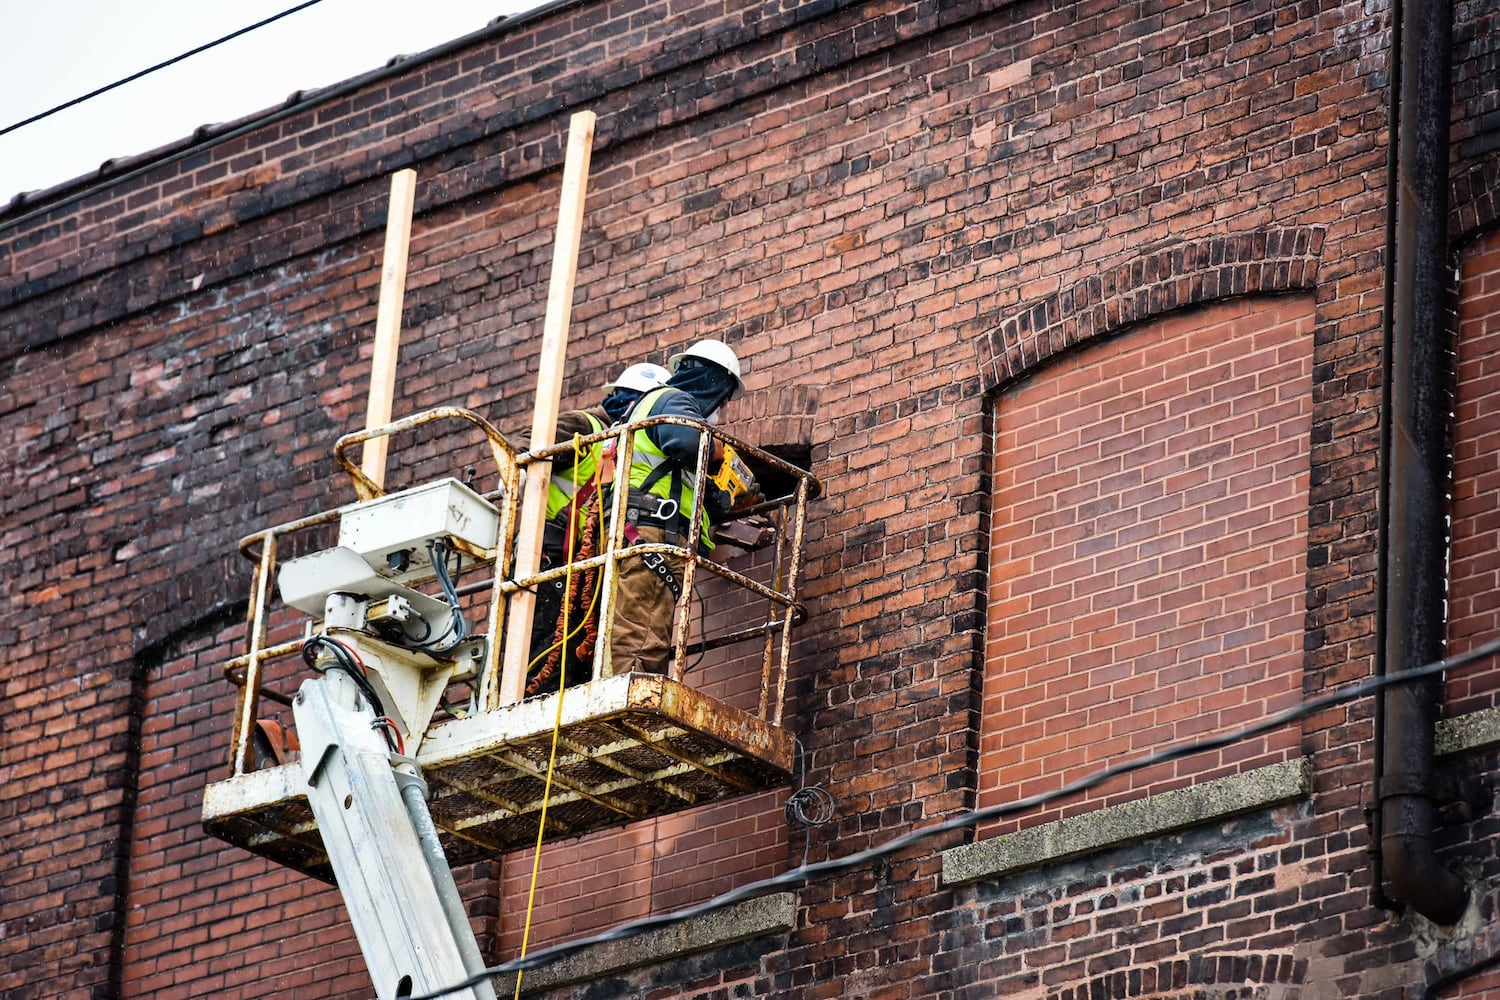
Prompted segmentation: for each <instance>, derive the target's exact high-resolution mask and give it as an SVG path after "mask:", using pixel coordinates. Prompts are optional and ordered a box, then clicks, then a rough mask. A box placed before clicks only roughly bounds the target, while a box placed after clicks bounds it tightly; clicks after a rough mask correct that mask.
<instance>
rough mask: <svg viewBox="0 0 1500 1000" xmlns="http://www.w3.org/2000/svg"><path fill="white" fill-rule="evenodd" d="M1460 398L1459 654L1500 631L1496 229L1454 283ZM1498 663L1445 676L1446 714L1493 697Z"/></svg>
mask: <svg viewBox="0 0 1500 1000" xmlns="http://www.w3.org/2000/svg"><path fill="white" fill-rule="evenodd" d="M1458 301H1459V325H1458V401H1457V407H1456V416H1457V419H1456V421H1455V426H1454V434H1453V542H1452V546H1453V547H1452V560H1451V561H1450V564H1449V574H1450V577H1451V579H1450V581H1449V605H1448V609H1449V623H1448V638H1449V640H1450V642H1451V652H1453V653H1463V652H1467V651H1468V650H1470V649H1472V648H1474V647H1475V646H1478V645H1481V644H1482V643H1485V642H1488V641H1489V640H1491V639H1493V638H1495V637H1496V636H1500V421H1497V420H1496V418H1495V414H1496V413H1497V412H1500V233H1493V234H1491V235H1490V236H1489V238H1488V239H1487V240H1486V241H1485V243H1484V245H1483V246H1482V247H1481V248H1480V252H1479V253H1477V254H1475V255H1474V256H1472V257H1470V258H1469V259H1468V260H1467V261H1465V262H1464V266H1463V272H1462V280H1461V282H1460V285H1459V300H1458ZM1496 690H1500V665H1497V664H1496V663H1494V662H1493V661H1491V662H1490V663H1487V664H1482V665H1476V666H1472V667H1465V668H1464V669H1462V670H1458V671H1454V672H1452V673H1450V674H1449V676H1448V704H1447V706H1446V708H1445V709H1444V713H1445V714H1447V715H1457V714H1461V713H1463V712H1473V711H1478V710H1479V709H1482V708H1490V707H1492V706H1493V705H1495V704H1496V695H1495V692H1496Z"/></svg>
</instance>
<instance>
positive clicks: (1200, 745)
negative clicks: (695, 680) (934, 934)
mask: <svg viewBox="0 0 1500 1000" xmlns="http://www.w3.org/2000/svg"><path fill="white" fill-rule="evenodd" d="M1497 653H1500V639H1491V640H1490V641H1489V642H1487V643H1485V644H1484V645H1482V646H1479V647H1477V648H1475V649H1472V650H1470V651H1469V652H1467V653H1462V654H1460V655H1458V656H1452V657H1449V658H1448V659H1446V660H1437V661H1435V662H1433V663H1429V664H1426V665H1425V666H1421V667H1413V668H1412V669H1410V670H1403V671H1400V672H1397V673H1392V674H1385V675H1383V676H1380V677H1372V678H1370V679H1369V680H1366V681H1361V682H1360V683H1358V684H1351V685H1349V686H1348V687H1346V688H1343V689H1341V690H1337V691H1333V692H1331V693H1329V694H1325V695H1319V696H1318V697H1316V698H1310V699H1308V700H1305V701H1301V702H1299V703H1297V704H1296V705H1294V706H1292V707H1291V708H1288V709H1286V710H1284V711H1281V712H1277V713H1276V714H1275V715H1269V716H1267V717H1266V718H1264V719H1262V720H1260V721H1259V722H1256V723H1252V724H1250V725H1248V726H1245V727H1244V728H1242V729H1236V730H1231V731H1230V732H1227V733H1220V734H1218V735H1216V736H1208V737H1205V738H1203V739H1201V740H1194V741H1190V742H1187V743H1178V744H1174V745H1172V746H1169V747H1164V748H1163V749H1161V750H1158V751H1155V752H1154V753H1149V754H1146V755H1144V756H1142V757H1136V758H1134V759H1132V760H1127V761H1124V762H1123V763H1120V764H1112V765H1110V766H1108V767H1105V768H1103V769H1101V770H1098V771H1095V772H1094V773H1092V774H1089V775H1085V776H1084V777H1082V778H1079V779H1078V780H1077V781H1073V782H1070V783H1068V784H1066V785H1063V786H1062V787H1061V788H1056V789H1053V790H1052V791H1050V792H1040V793H1038V794H1036V795H1029V796H1027V797H1025V798H1022V799H1017V800H1015V801H1014V802H1005V803H1001V804H1000V805H994V806H988V807H986V808H984V809H976V810H973V811H971V812H966V813H960V814H958V815H956V816H951V817H949V818H948V819H945V820H943V821H942V822H939V823H933V824H931V825H930V826H924V827H920V828H919V829H916V830H912V831H911V832H910V833H904V834H902V835H900V836H899V837H895V838H893V839H891V840H888V841H886V842H885V843H883V844H879V845H877V846H875V847H871V848H868V849H866V850H863V851H857V852H855V853H854V854H850V855H847V856H846V857H842V858H834V859H830V860H828V861H819V862H816V863H814V864H810V865H808V864H804V865H801V866H799V867H797V868H793V869H791V870H790V871H786V872H782V873H781V874H780V875H773V876H772V877H770V878H766V879H761V880H760V881H757V882H751V883H749V884H748V885H743V886H740V887H739V888H738V889H731V890H729V891H728V892H725V893H721V894H720V895H718V896H715V897H714V898H713V899H710V900H707V901H706V902H703V903H699V904H697V905H696V906H689V907H685V908H683V909H681V910H673V911H672V912H670V913H662V914H656V915H653V916H649V917H643V918H641V919H640V920H632V921H629V922H627V923H623V924H617V925H615V926H614V927H612V928H610V929H609V930H607V931H601V932H600V933H598V934H594V935H592V936H590V937H586V938H578V939H576V940H573V941H565V942H563V943H562V944H556V945H552V946H550V947H547V948H541V949H538V950H537V951H534V952H532V953H530V954H529V955H526V956H525V957H523V958H514V959H511V960H510V961H509V962H504V963H502V964H500V965H495V966H491V967H490V968H488V969H482V970H480V971H479V972H476V973H474V974H473V975H471V976H469V977H468V978H467V979H464V980H462V981H461V982H457V983H454V984H453V985H451V986H446V987H444V988H443V989H440V990H436V991H434V992H432V993H422V994H420V995H417V996H413V997H411V1000H437V998H438V997H445V996H450V995H452V994H454V993H457V992H458V991H459V990H465V989H468V988H469V987H471V986H475V985H477V984H479V983H482V982H484V981H485V980H487V979H490V978H492V977H494V976H499V975H504V974H506V973H509V972H520V971H523V970H526V969H538V968H541V967H543V966H546V965H550V964H552V963H553V962H556V961H558V960H559V959H562V958H566V957H567V956H569V955H571V954H573V953H574V952H578V951H582V950H583V949H585V948H589V947H592V946H594V945H596V944H604V943H605V942H608V941H619V940H623V939H625V938H630V937H635V936H636V935H638V934H644V933H645V932H646V931H650V930H655V929H657V928H658V927H669V926H672V925H673V924H678V923H682V922H683V921H685V920H692V919H695V918H697V917H700V916H703V915H704V914H707V913H713V912H714V911H716V910H721V909H723V908H724V907H726V906H732V905H733V904H735V903H739V902H742V901H744V900H747V899H753V898H755V897H756V896H760V895H762V894H763V893H766V892H769V891H770V890H772V889H779V888H782V887H784V886H791V885H797V884H800V883H803V882H810V881H812V880H813V879H814V878H816V877H818V876H822V875H837V874H841V873H843V872H845V871H848V870H850V869H853V868H859V867H863V866H864V865H866V864H868V863H869V862H871V861H877V860H879V859H881V858H884V857H887V856H889V855H892V854H895V853H897V852H899V851H902V850H905V849H906V848H908V847H910V846H912V845H913V844H916V843H920V842H921V841H923V840H928V839H931V838H933V837H937V836H941V835H942V834H945V833H951V832H953V831H955V830H962V829H966V828H968V827H973V826H978V825H979V824H981V823H986V822H989V821H990V820H995V819H1000V818H1002V817H1005V816H1009V815H1012V814H1014V813H1019V812H1025V811H1026V810H1028V809H1034V808H1036V807H1037V806H1042V805H1046V804H1048V803H1050V802H1053V801H1055V800H1057V799H1061V798H1066V797H1067V796H1070V795H1076V794H1077V793H1079V792H1084V791H1088V790H1089V789H1091V788H1095V787H1097V786H1098V785H1101V784H1103V783H1105V782H1106V781H1110V780H1112V779H1114V778H1118V777H1120V776H1121V775H1124V774H1130V773H1132V772H1134V771H1140V770H1144V769H1145V768H1148V767H1153V766H1155V765H1157V764H1161V763H1165V762H1167V761H1173V760H1178V759H1179V758H1182V757H1190V756H1192V755H1194V754H1198V753H1202V752H1203V751H1205V750H1219V749H1222V748H1224V747H1226V746H1230V745H1232V744H1234V743H1238V742H1240V741H1241V740H1244V739H1248V738H1249V737H1252V736H1259V735H1260V734H1262V733H1266V732H1269V731H1271V730H1273V729H1279V728H1280V727H1282V726H1284V725H1286V724H1287V723H1289V722H1296V721H1298V720H1299V719H1305V718H1307V717H1308V716H1310V715H1316V714H1317V713H1319V712H1322V711H1324V710H1326V709H1329V708H1333V707H1335V706H1337V705H1342V704H1344V703H1345V702H1350V701H1354V700H1356V699H1358V698H1363V697H1364V696H1365V695H1368V694H1373V693H1375V692H1377V691H1382V690H1384V689H1385V688H1388V687H1393V686H1395V685H1397V684H1405V683H1407V682H1409V681H1417V680H1422V679H1424V678H1427V677H1434V676H1437V675H1439V674H1442V673H1443V672H1444V671H1447V670H1453V669H1456V668H1458V667H1462V666H1467V665H1468V664H1470V663H1474V662H1475V661H1478V660H1483V659H1486V658H1488V657H1491V656H1494V655H1495V654H1497Z"/></svg>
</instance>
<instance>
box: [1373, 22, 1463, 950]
mask: <svg viewBox="0 0 1500 1000" xmlns="http://www.w3.org/2000/svg"><path fill="white" fill-rule="evenodd" d="M1397 21H1398V23H1399V31H1400V41H1399V59H1400V74H1401V82H1400V88H1399V98H1398V103H1397V105H1396V107H1394V108H1392V114H1393V117H1395V118H1396V119H1397V123H1396V124H1395V125H1394V126H1393V127H1394V128H1396V130H1397V133H1396V134H1397V166H1396V178H1395V190H1394V191H1393V192H1390V195H1391V198H1392V202H1393V204H1394V205H1395V231H1394V236H1393V246H1392V247H1389V248H1388V255H1387V262H1388V263H1387V266H1388V267H1389V266H1390V264H1389V262H1390V261H1391V260H1394V262H1395V264H1394V271H1395V274H1394V278H1393V279H1391V278H1389V276H1388V280H1393V281H1394V288H1393V289H1392V290H1391V292H1392V294H1391V296H1390V301H1391V305H1392V308H1391V310H1390V311H1389V313H1388V316H1389V317H1390V318H1389V319H1388V322H1389V324H1390V328H1389V333H1388V346H1389V354H1388V357H1389V367H1388V368H1387V373H1388V374H1387V379H1388V382H1387V386H1386V393H1387V401H1388V405H1387V409H1386V414H1387V416H1386V420H1387V426H1386V428H1385V435H1386V442H1385V448H1386V455H1385V476H1384V481H1383V482H1382V489H1383V490H1384V491H1385V493H1386V506H1385V511H1386V514H1385V523H1384V525H1383V533H1384V536H1385V543H1386V548H1385V552H1384V553H1383V555H1384V568H1385V574H1384V580H1383V582H1382V588H1383V599H1384V623H1383V629H1382V630H1381V634H1380V639H1379V641H1380V649H1381V655H1382V659H1383V662H1382V663H1381V666H1380V669H1381V671H1382V672H1394V671H1399V670H1405V669H1409V668H1412V667H1417V666H1421V665H1423V664H1426V663H1430V662H1432V661H1434V660H1438V659H1441V658H1442V655H1443V650H1444V640H1445V630H1446V623H1445V619H1444V602H1445V596H1446V595H1445V580H1446V555H1447V541H1448V535H1447V526H1446V513H1447V511H1446V503H1445V497H1446V493H1447V489H1446V487H1447V481H1448V470H1449V462H1448V410H1449V394H1448V377H1449V370H1450V358H1449V351H1448V348H1447V343H1448V332H1447V324H1446V321H1445V313H1446V308H1445V307H1446V294H1447V282H1446V275H1445V265H1446V260H1447V218H1448V118H1449V104H1450V100H1451V97H1450V84H1449V70H1450V62H1451V57H1452V52H1451V50H1452V32H1453V29H1452V11H1451V7H1450V4H1449V2H1447V0H1408V2H1407V3H1404V4H1402V5H1401V11H1400V14H1399V16H1398V18H1397ZM1442 690H1443V684H1442V680H1441V678H1433V679H1431V680H1425V681H1420V682H1416V683H1412V684H1406V685H1401V686H1399V687H1394V688H1390V689H1388V690H1387V691H1386V693H1385V694H1384V695H1383V705H1382V708H1383V724H1382V725H1381V726H1380V733H1381V734H1382V735H1383V737H1384V738H1383V739H1381V740H1380V745H1379V746H1378V747H1377V758H1378V764H1379V767H1380V775H1379V785H1378V796H1379V805H1380V849H1381V854H1382V857H1383V861H1384V868H1385V872H1384V874H1385V877H1386V879H1387V880H1388V883H1389V885H1390V890H1391V894H1392V895H1393V896H1395V897H1396V898H1398V899H1400V900H1402V901H1403V902H1405V903H1406V904H1407V905H1409V906H1411V907H1412V908H1413V909H1415V910H1416V911H1417V912H1419V913H1421V914H1422V915H1423V916H1425V917H1427V918H1429V919H1431V920H1433V921H1434V922H1436V923H1439V924H1445V925H1446V924H1452V923H1454V922H1456V921H1457V920H1458V918H1459V917H1460V916H1462V914H1463V912H1464V908H1465V906H1466V904H1467V892H1466V890H1465V887H1464V883H1463V881H1462V880H1461V879H1459V878H1458V877H1457V876H1456V875H1454V874H1453V873H1452V872H1450V871H1448V870H1447V869H1446V868H1444V867H1443V866H1442V865H1441V864H1440V863H1439V862H1438V860H1437V857H1436V855H1435V854H1434V851H1433V845H1432V831H1433V827H1434V821H1435V813H1436V806H1435V801H1434V793H1433V760H1434V756H1435V754H1434V739H1433V729H1434V726H1435V723H1436V719H1437V710H1438V705H1439V703H1440V699H1441V697H1442Z"/></svg>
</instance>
